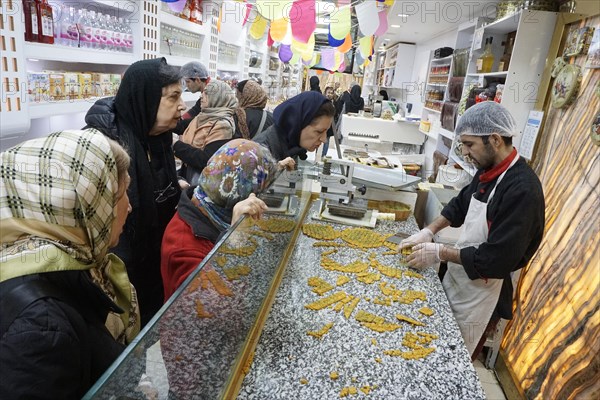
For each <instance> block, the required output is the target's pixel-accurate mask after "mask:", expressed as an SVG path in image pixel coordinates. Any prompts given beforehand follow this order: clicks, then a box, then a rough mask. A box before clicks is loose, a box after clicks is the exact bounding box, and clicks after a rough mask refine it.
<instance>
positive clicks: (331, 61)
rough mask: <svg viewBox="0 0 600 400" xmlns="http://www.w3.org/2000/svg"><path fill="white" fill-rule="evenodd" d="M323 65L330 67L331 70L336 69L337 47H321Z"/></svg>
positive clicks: (326, 67)
mask: <svg viewBox="0 0 600 400" xmlns="http://www.w3.org/2000/svg"><path fill="white" fill-rule="evenodd" d="M321 65H322V66H323V68H325V69H328V70H330V71H333V70H335V69H336V67H337V64H336V63H335V49H332V48H325V49H321Z"/></svg>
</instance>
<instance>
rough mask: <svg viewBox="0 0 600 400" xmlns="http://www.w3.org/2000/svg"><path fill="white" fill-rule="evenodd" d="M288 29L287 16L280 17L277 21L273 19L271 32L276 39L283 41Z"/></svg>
mask: <svg viewBox="0 0 600 400" xmlns="http://www.w3.org/2000/svg"><path fill="white" fill-rule="evenodd" d="M287 29H288V22H287V20H286V19H285V18H279V19H276V20H275V21H271V29H269V33H270V34H271V38H273V40H274V41H276V42H281V41H282V40H283V38H284V37H285V34H286V33H287Z"/></svg>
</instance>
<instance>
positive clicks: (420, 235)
mask: <svg viewBox="0 0 600 400" xmlns="http://www.w3.org/2000/svg"><path fill="white" fill-rule="evenodd" d="M432 240H433V232H431V229H429V228H423V229H421V230H420V231H419V232H417V233H415V234H414V235H412V236H409V237H407V238H406V239H404V240H403V241H401V242H400V250H402V249H403V248H405V247H412V246H414V245H416V244H419V243H427V242H431V241H432Z"/></svg>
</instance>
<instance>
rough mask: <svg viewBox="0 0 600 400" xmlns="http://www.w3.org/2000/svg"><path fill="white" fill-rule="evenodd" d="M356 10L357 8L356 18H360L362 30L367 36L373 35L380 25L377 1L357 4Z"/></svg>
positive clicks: (359, 22) (359, 24)
mask: <svg viewBox="0 0 600 400" xmlns="http://www.w3.org/2000/svg"><path fill="white" fill-rule="evenodd" d="M354 10H356V18H357V19H358V27H359V29H360V32H361V33H362V34H363V35H365V36H370V35H373V34H374V33H375V31H376V30H377V27H378V26H379V15H377V2H375V1H364V2H362V3H360V4H358V5H357V6H355V7H354Z"/></svg>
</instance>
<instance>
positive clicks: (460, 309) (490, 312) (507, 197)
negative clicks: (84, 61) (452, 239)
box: [400, 101, 544, 359]
mask: <svg viewBox="0 0 600 400" xmlns="http://www.w3.org/2000/svg"><path fill="white" fill-rule="evenodd" d="M516 131H517V127H516V126H515V121H514V119H513V117H512V116H511V115H510V113H509V112H508V110H506V108H504V107H503V106H501V105H500V104H498V103H495V102H492V101H488V102H484V103H479V104H477V105H475V106H473V107H471V108H469V109H468V110H467V111H466V112H465V114H464V115H463V116H462V117H461V118H460V120H459V121H458V124H457V126H456V130H455V134H456V135H460V136H459V137H460V140H461V142H462V146H463V147H462V154H463V155H464V156H465V159H466V160H468V161H470V162H471V163H472V164H473V165H474V166H475V167H477V169H478V171H477V173H476V174H475V176H474V178H473V180H472V181H471V183H470V184H469V185H468V186H466V187H465V188H463V189H462V190H461V191H460V193H459V194H458V196H456V197H455V198H453V199H452V200H451V201H450V202H449V203H448V205H447V206H446V207H444V209H443V210H442V213H441V216H439V217H438V218H437V219H436V220H434V221H433V222H432V223H431V224H430V225H429V226H427V227H425V228H424V229H422V230H421V231H420V232H418V233H416V234H415V235H412V236H410V237H409V238H407V239H405V240H404V241H402V242H401V244H400V247H401V248H405V247H412V250H413V252H412V253H411V255H410V256H408V265H409V266H411V267H415V268H424V267H426V266H428V265H432V264H436V263H439V262H447V264H448V270H447V272H446V273H445V275H444V277H443V280H442V285H443V287H444V290H445V292H446V295H447V296H448V301H449V302H450V306H451V307H452V311H453V312H454V316H455V318H456V321H457V322H458V325H459V327H460V331H461V334H462V336H463V339H464V340H465V344H466V345H467V349H468V350H469V352H470V354H471V356H472V357H473V359H474V358H475V357H477V355H478V354H477V353H479V352H480V351H481V347H482V343H483V340H484V339H485V338H484V337H483V336H484V332H489V331H491V329H492V328H495V325H496V324H497V323H498V321H499V319H500V318H504V319H512V298H513V286H512V281H511V273H512V272H513V271H517V270H518V269H520V268H523V267H524V266H525V265H526V264H527V263H528V262H529V260H531V258H532V257H533V255H534V254H535V252H536V250H537V249H538V247H539V245H540V242H541V240H542V235H543V232H544V194H543V192H542V186H541V184H540V181H539V179H538V177H537V176H536V174H535V173H534V172H533V170H532V169H531V168H530V167H529V166H528V165H527V163H526V161H525V160H524V159H522V158H520V157H519V155H518V153H517V150H516V149H515V148H514V147H513V144H512V136H514V134H515V132H516ZM462 225H464V228H465V229H464V231H463V233H462V234H461V236H460V238H459V239H458V241H457V243H456V245H454V246H449V245H444V244H440V243H431V241H432V239H433V236H434V234H436V233H437V232H439V231H440V230H442V229H444V228H446V227H448V226H451V227H460V226H462ZM488 325H489V327H488ZM486 327H488V329H486Z"/></svg>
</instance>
